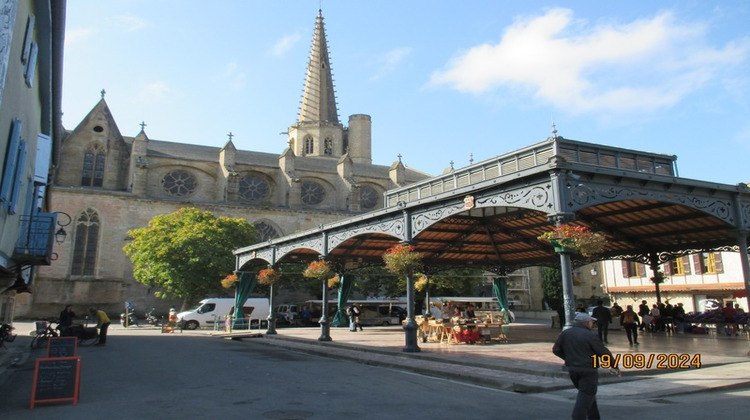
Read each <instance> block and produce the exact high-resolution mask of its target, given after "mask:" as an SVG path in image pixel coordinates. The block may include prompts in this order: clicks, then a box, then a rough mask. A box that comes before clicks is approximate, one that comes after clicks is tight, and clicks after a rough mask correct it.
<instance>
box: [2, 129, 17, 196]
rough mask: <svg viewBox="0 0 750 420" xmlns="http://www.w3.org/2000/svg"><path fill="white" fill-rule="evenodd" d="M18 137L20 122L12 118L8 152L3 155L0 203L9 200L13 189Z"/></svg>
mask: <svg viewBox="0 0 750 420" xmlns="http://www.w3.org/2000/svg"><path fill="white" fill-rule="evenodd" d="M20 137H21V120H19V119H16V118H14V119H13V122H12V125H11V130H10V139H9V141H8V150H7V151H6V154H5V167H4V169H3V183H2V186H0V202H2V203H5V202H7V201H8V200H10V194H11V189H12V188H13V175H14V174H15V173H16V159H17V158H18V142H19V140H20Z"/></svg>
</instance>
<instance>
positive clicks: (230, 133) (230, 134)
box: [227, 131, 234, 141]
mask: <svg viewBox="0 0 750 420" xmlns="http://www.w3.org/2000/svg"><path fill="white" fill-rule="evenodd" d="M227 136H228V137H229V141H232V137H234V134H232V132H231V131H230V132H229V134H227Z"/></svg>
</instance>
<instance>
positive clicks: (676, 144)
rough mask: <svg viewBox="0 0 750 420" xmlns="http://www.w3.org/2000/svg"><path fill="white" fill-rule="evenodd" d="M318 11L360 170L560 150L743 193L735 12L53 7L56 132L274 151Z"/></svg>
mask: <svg viewBox="0 0 750 420" xmlns="http://www.w3.org/2000/svg"><path fill="white" fill-rule="evenodd" d="M319 8H322V13H323V17H324V19H325V20H324V22H325V28H326V34H327V39H328V47H329V53H330V57H331V69H332V72H333V77H334V83H335V87H336V97H337V103H338V108H339V118H340V120H341V122H342V123H343V124H345V125H346V124H348V116H349V115H352V114H367V115H370V116H371V118H372V148H373V163H374V164H379V165H386V166H389V165H391V164H392V163H393V162H394V161H396V160H397V159H398V156H399V155H401V159H402V162H403V163H404V164H405V165H406V166H408V167H411V168H413V169H416V170H420V171H422V172H426V173H428V174H431V175H439V174H441V173H443V171H444V170H445V169H446V168H449V167H450V165H451V162H453V166H454V167H455V168H461V167H464V166H467V165H469V164H470V163H471V162H474V163H477V162H480V161H483V160H486V159H490V158H493V157H495V156H498V155H502V154H505V153H510V152H512V151H514V150H516V149H520V148H523V147H526V146H528V145H531V144H535V143H538V142H541V141H544V140H545V139H546V138H548V137H549V136H550V135H551V130H552V124H553V123H554V125H555V127H556V129H557V134H558V135H560V136H563V137H565V138H568V139H573V140H580V141H584V142H590V143H598V144H603V145H608V146H616V147H623V148H629V149H636V150H641V151H647V152H654V153H662V154H667V155H676V156H677V158H678V159H677V167H678V171H679V176H681V177H684V178H690V179H697V180H703V181H710V182H715V183H721V184H731V185H734V184H737V183H740V182H750V170H748V165H747V159H748V156H750V25H748V24H747V23H748V22H750V2H747V1H746V0H725V1H710V2H709V1H703V0H693V1H691V0H683V1H658V2H655V1H652V0H648V1H642V0H630V1H622V2H614V1H583V0H582V1H565V2H559V1H535V0H527V1H499V0H487V1H484V0H466V1H461V2H457V1H447V0H410V1H403V0H380V1H360V0H325V1H322V0H287V1H278V0H216V1H214V2H206V1H201V0H118V1H101V0H70V1H68V2H67V21H66V34H65V56H64V80H63V113H64V114H63V125H64V126H65V128H66V129H69V130H72V129H74V128H75V127H76V126H77V125H78V124H79V123H80V122H81V121H82V119H83V118H84V117H85V116H86V114H88V113H89V111H91V109H92V108H93V107H94V106H95V105H96V103H97V102H98V101H99V99H100V98H101V94H100V91H101V90H102V89H104V90H105V91H106V95H105V100H106V101H107V104H108V105H109V108H110V110H111V111H112V114H113V116H114V119H115V122H116V123H117V125H118V127H119V129H120V132H121V133H122V134H123V135H126V136H135V135H137V134H138V132H140V130H141V125H140V124H141V122H145V124H146V126H145V132H146V134H147V135H148V137H149V138H150V139H152V140H163V141H170V142H178V143H191V144H200V145H206V146H214V147H222V146H224V145H225V144H226V142H227V141H228V139H229V137H228V134H229V133H230V132H231V133H232V135H233V138H232V141H233V142H234V144H235V146H236V147H237V148H238V149H241V150H253V151H261V152H268V153H279V154H280V153H281V152H282V151H283V150H284V149H285V147H286V146H287V143H286V141H287V138H286V135H285V134H282V133H285V132H286V131H287V130H288V128H289V126H291V125H292V124H294V123H295V122H296V120H297V118H298V115H299V106H300V100H301V98H302V88H303V85H304V81H305V72H306V67H307V62H308V58H309V53H310V46H311V42H312V35H313V30H314V27H315V18H316V16H317V14H318V9H319Z"/></svg>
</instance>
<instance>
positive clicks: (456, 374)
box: [259, 336, 572, 393]
mask: <svg viewBox="0 0 750 420" xmlns="http://www.w3.org/2000/svg"><path fill="white" fill-rule="evenodd" d="M263 338H266V339H267V340H262V341H259V342H262V343H264V344H270V345H272V346H276V347H281V348H286V349H288V350H294V351H300V352H304V353H309V354H315V355H319V356H324V357H335V358H340V359H346V360H351V361H355V362H358V363H364V364H367V365H372V366H383V367H391V368H396V369H406V370H409V371H412V372H416V373H420V374H424V375H428V376H434V377H440V378H446V379H452V380H456V381H461V382H468V383H471V384H474V385H483V386H488V387H492V388H496V389H501V390H504V391H512V392H518V393H541V392H550V391H557V390H563V389H569V388H571V387H572V385H571V383H570V380H569V379H567V374H564V375H557V374H555V375H540V374H538V373H536V374H535V373H528V370H526V371H525V372H514V371H509V370H505V369H502V370H501V369H497V368H490V367H486V366H472V365H470V364H467V363H464V362H462V363H460V364H457V363H454V364H450V363H446V362H445V361H443V360H437V359H435V358H431V357H429V356H422V355H420V354H419V353H394V352H388V351H378V350H374V349H370V348H367V349H363V348H362V347H356V346H351V345H346V344H338V343H332V342H322V341H321V342H311V341H308V340H302V339H295V338H289V337H278V336H264V337H263ZM519 370H522V369H519Z"/></svg>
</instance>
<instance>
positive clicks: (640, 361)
mask: <svg viewBox="0 0 750 420" xmlns="http://www.w3.org/2000/svg"><path fill="white" fill-rule="evenodd" d="M591 360H592V366H593V367H594V368H597V369H598V368H601V369H651V368H656V369H690V368H700V367H701V355H700V353H697V354H684V353H683V354H678V353H651V354H643V353H636V354H631V353H625V354H613V355H612V356H610V355H608V354H604V355H601V356H599V355H593V356H591Z"/></svg>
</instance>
